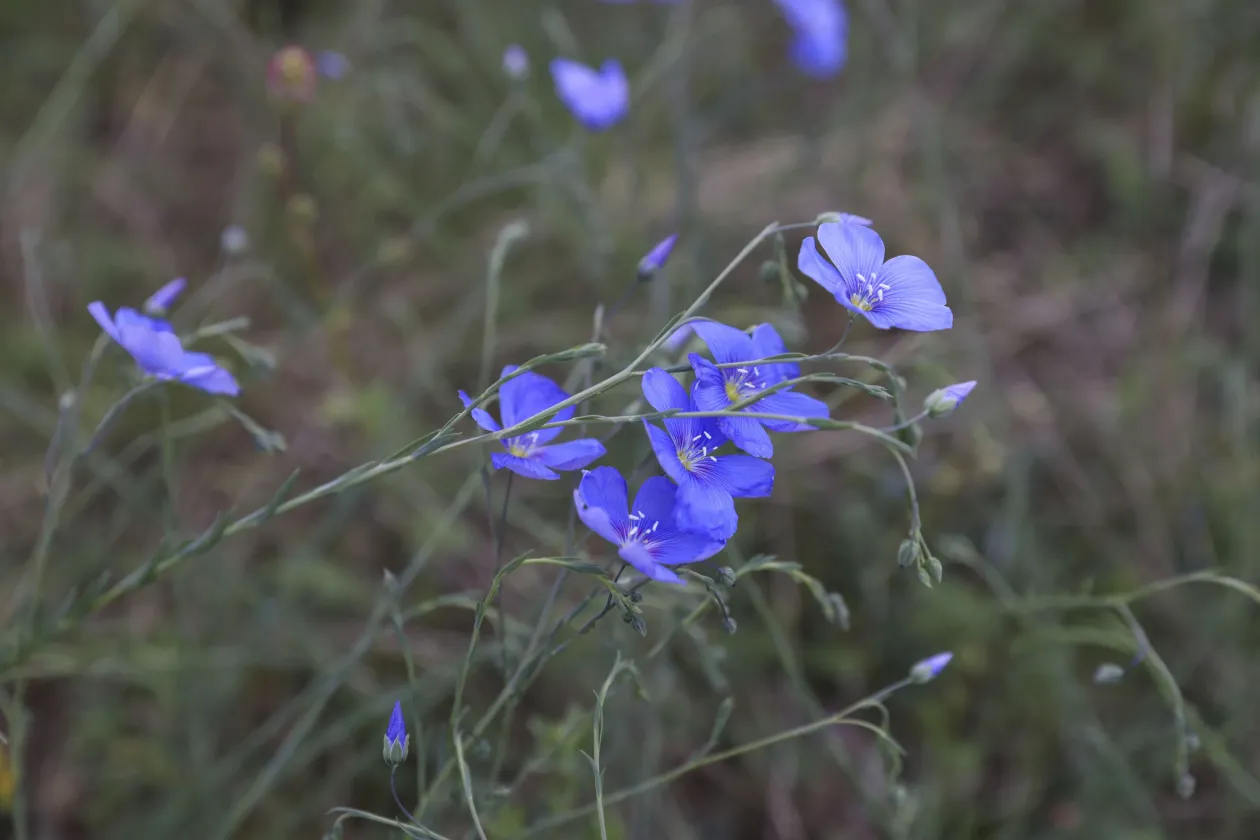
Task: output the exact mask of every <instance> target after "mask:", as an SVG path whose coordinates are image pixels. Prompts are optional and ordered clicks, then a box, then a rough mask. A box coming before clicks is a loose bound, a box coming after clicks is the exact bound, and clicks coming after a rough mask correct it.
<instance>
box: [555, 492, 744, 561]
mask: <svg viewBox="0 0 1260 840" xmlns="http://www.w3.org/2000/svg"><path fill="white" fill-rule="evenodd" d="M677 489H678V488H676V487H674V484H673V482H671V481H670V480H669V479H668V478H663V477H662V476H659V475H658V476H653V477H652V478H649V479H648V480H646V481H644V482H643V486H642V487H640V488H639V494H638V495H637V496H635V498H634V509H633V511H631V510H630V509H629V508H628V507H627V502H626V500H627V498H628V490H627V488H626V480H625V479H624V478H622V476H621V473H619V472H617V470H616V469H614V468H613V467H596V468H595V469H593V470H590V471H587V472H585V473H583V474H582V480H581V481H580V482H579V483H578V487H577V489H576V490H574V491H573V504H574V506H575V507H577V512H578V516H579V517H580V518H581V519H582V521H583V522H584V523H586V527H588V528H590V529H591V530H592V531H594V532H595V533H597V534H599V535H600V536H601V537H603V538H604V539H606V540H608V541H609V542H610V543H612V544H613V545H615V546H617V555H618V556H619V557H621V559H622V560H625V561H626V562H627V563H629V564H630V565H631V566H634V568H636V569H638V570H639V571H640V572H641V573H642V574H644V575H645V576H647V577H649V578H651V579H652V580H662V581H666V582H668V583H682V578H680V577H679V576H678V575H676V574H674V572H672V571H671V570H670V569H669V567H670V566H679V565H682V564H684V563H694V562H696V561H697V560H707V559H708V558H710V557H712V556H713V555H714V554H717V553H718V552H719V551H721V550H722V549H723V547H725V545H726V543H725V542H723V541H721V540H713V539H709V538H708V537H706V536H704V535H702V534H689V533H686V532H685V531H681V530H679V529H678V527H677V526H676V525H675V524H674V497H675V494H676V493H677Z"/></svg>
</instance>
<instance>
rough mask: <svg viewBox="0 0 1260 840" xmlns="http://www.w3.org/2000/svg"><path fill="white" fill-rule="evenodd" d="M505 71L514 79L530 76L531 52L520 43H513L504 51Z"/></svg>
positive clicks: (518, 79)
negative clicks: (526, 50)
mask: <svg viewBox="0 0 1260 840" xmlns="http://www.w3.org/2000/svg"><path fill="white" fill-rule="evenodd" d="M503 72H504V73H505V74H507V77H508V78H509V79H512V80H513V81H520V80H521V79H525V78H528V76H529V53H527V52H525V48H524V47H522V46H521V45H520V44H512V45H511V46H510V47H508V48H507V49H506V50H504V51H503Z"/></svg>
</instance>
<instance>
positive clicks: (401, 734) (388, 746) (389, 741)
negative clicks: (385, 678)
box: [381, 700, 411, 767]
mask: <svg viewBox="0 0 1260 840" xmlns="http://www.w3.org/2000/svg"><path fill="white" fill-rule="evenodd" d="M410 746H411V736H410V735H408V734H407V724H406V723H404V722H403V713H402V703H401V702H399V701H398V700H395V701H394V711H393V713H391V714H390V716H389V725H388V726H387V727H385V745H384V747H383V748H382V750H381V756H382V757H383V758H384V759H385V763H386V764H388V765H389V766H391V767H397V766H398V765H399V764H402V763H403V762H404V761H406V760H407V750H408V749H409V748H410Z"/></svg>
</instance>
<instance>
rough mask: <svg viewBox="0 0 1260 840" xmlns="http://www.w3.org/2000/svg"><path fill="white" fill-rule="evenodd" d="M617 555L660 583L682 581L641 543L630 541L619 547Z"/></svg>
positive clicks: (645, 575)
mask: <svg viewBox="0 0 1260 840" xmlns="http://www.w3.org/2000/svg"><path fill="white" fill-rule="evenodd" d="M617 555H618V556H619V557H621V559H622V560H625V561H626V562H627V563H629V564H630V565H631V566H634V568H635V569H636V570H638V572H639V573H640V574H642V575H643V576H644V577H649V578H651V579H652V580H659V581H661V582H662V583H682V582H683V579H682V578H680V577H679V576H678V575H676V574H674V573H673V572H671V571H670V570H669V569H667V568H665V567H664V566H662V565H661V564H660V563H658V562H656V558H655V557H653V556H652V552H650V551H649V550H648V549H647V548H646V547H645V546H644V545H643V544H642V543H638V542H632V543H630V544H628V545H624V546H622V547H621V550H620V551H618V552H617Z"/></svg>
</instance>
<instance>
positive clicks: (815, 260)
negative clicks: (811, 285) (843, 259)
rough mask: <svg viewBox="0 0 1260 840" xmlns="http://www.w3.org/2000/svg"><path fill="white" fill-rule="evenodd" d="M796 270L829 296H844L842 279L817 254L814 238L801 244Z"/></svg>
mask: <svg viewBox="0 0 1260 840" xmlns="http://www.w3.org/2000/svg"><path fill="white" fill-rule="evenodd" d="M796 269H797V270H798V271H799V272H800V273H801V274H804V275H805V276H806V277H808V278H809V279H810V280H813V281H814V282H815V283H817V284H818V285H820V286H822V287H823V288H824V289H826V290H827V291H828V292H830V293H831V294H833V295H836V296H840V295H843V294H844V278H842V277H841V276H840V272H838V271H836V267H835V266H834V265H832V264H831V263H829V262H827V261H826V260H824V259H823V257H822V254H820V253H818V245H817V244H816V243H815V242H814V237H812V236H807V237H805V241H804V242H802V243H801V250H800V253H799V254H797V256H796Z"/></svg>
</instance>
